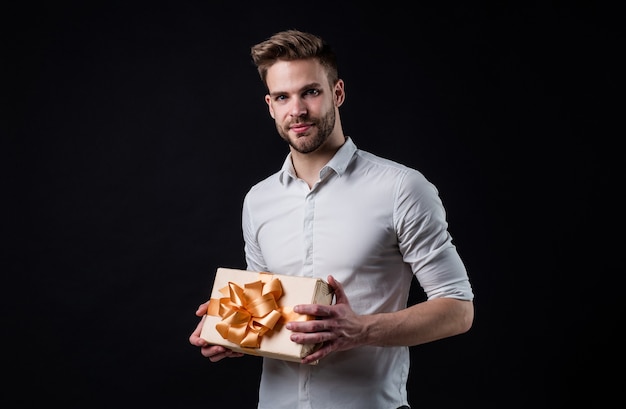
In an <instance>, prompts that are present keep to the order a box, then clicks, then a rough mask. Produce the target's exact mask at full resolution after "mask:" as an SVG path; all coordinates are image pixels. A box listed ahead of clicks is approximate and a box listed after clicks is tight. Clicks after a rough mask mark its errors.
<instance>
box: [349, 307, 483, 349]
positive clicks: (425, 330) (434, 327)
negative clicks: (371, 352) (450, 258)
mask: <svg viewBox="0 0 626 409" xmlns="http://www.w3.org/2000/svg"><path fill="white" fill-rule="evenodd" d="M361 318H362V320H363V326H364V331H363V335H364V337H365V340H366V342H365V343H366V344H368V345H376V346H414V345H420V344H425V343H427V342H431V341H435V340H438V339H442V338H446V337H450V336H454V335H458V334H462V333H464V332H467V331H468V330H469V329H470V328H471V326H472V322H473V320H474V306H473V303H472V301H463V300H457V299H453V298H437V299H432V300H428V301H424V302H421V303H419V304H415V305H412V306H411V307H408V308H406V309H404V310H400V311H397V312H393V313H384V314H373V315H366V316H361Z"/></svg>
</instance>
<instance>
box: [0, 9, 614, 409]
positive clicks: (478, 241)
mask: <svg viewBox="0 0 626 409" xmlns="http://www.w3.org/2000/svg"><path fill="white" fill-rule="evenodd" d="M217 3H218V4H209V2H200V1H189V0H181V1H177V2H171V3H163V2H146V3H137V2H116V1H109V2H60V3H59V2H48V3H47V4H34V3H33V4H28V3H24V2H22V3H21V5H20V7H19V10H17V8H16V7H15V6H12V7H11V8H9V9H8V10H6V12H5V13H4V16H3V17H4V18H5V20H6V23H7V24H6V25H5V27H10V28H9V29H8V30H7V31H6V35H5V36H4V39H3V42H5V45H6V46H7V48H6V49H8V51H9V54H8V55H7V59H6V60H5V61H4V62H3V63H2V65H3V67H4V68H5V69H7V71H6V72H7V75H6V76H5V80H6V83H7V87H5V89H7V90H8V91H10V92H7V93H4V97H3V102H4V103H5V107H6V109H5V110H4V115H3V116H5V119H6V120H5V121H3V124H4V125H3V127H4V128H5V130H6V131H7V135H8V138H6V139H5V138H3V139H4V140H5V141H7V140H8V144H7V143H3V146H4V147H5V149H4V150H5V152H4V153H5V155H6V160H4V161H3V165H4V166H3V168H4V169H3V173H4V176H5V177H7V176H8V178H6V183H5V189H3V190H4V191H5V194H4V195H3V196H4V200H3V202H4V204H5V205H6V210H5V212H4V214H5V216H6V217H5V218H4V223H3V224H4V229H3V231H4V233H5V239H6V240H5V245H4V246H3V253H4V256H3V259H2V262H3V267H2V268H3V277H4V280H3V281H4V282H5V284H4V285H3V291H2V292H3V297H2V301H3V304H4V306H3V311H2V318H3V334H4V338H5V341H4V343H3V345H4V347H3V349H4V353H3V354H2V355H3V356H2V369H3V372H4V373H5V377H4V381H3V392H2V400H6V404H3V407H12V408H28V407H35V406H37V407H41V405H46V404H59V405H61V406H62V407H66V408H97V409H99V408H131V407H132V408H136V407H141V408H143V407H146V408H148V407H150V408H188V409H194V408H226V407H233V408H252V407H254V403H255V399H256V393H257V382H258V378H259V368H260V366H259V364H260V360H259V358H255V357H244V358H241V359H239V360H226V361H222V362H219V363H217V364H211V363H210V362H209V361H208V360H206V359H203V358H202V357H201V356H200V353H199V351H198V350H197V349H196V348H195V347H192V346H191V345H190V344H189V343H188V336H189V334H190V332H191V331H192V330H193V328H194V327H195V325H196V323H197V318H196V317H195V316H194V311H195V309H196V307H197V305H198V304H199V303H201V302H203V301H204V300H206V299H207V297H208V294H209V292H210V286H211V283H212V279H213V274H214V272H215V270H216V268H217V267H220V266H224V267H232V268H245V264H244V259H243V250H242V239H241V231H240V207H241V201H242V199H243V195H244V194H245V192H246V191H247V189H248V188H249V187H250V185H252V184H253V183H254V182H256V181H258V180H260V179H261V178H264V177H265V176H267V175H269V174H270V173H273V172H275V171H276V170H278V169H279V168H280V166H281V164H282V161H283V159H284V156H285V155H286V154H287V148H286V145H285V144H284V143H283V142H282V141H281V140H280V139H279V137H278V136H277V134H276V131H275V129H274V125H273V121H272V120H271V118H270V117H269V115H268V113H267V109H266V105H265V103H264V102H263V94H264V89H263V87H262V84H261V82H260V80H259V78H258V76H257V73H256V71H255V69H254V67H253V65H252V63H251V61H250V57H249V47H250V46H251V45H252V44H254V43H256V42H258V41H260V40H262V39H265V38H266V37H269V36H270V35H271V34H273V33H274V32H276V31H279V30H282V29H286V28H299V29H303V30H311V31H313V32H315V33H318V34H320V35H321V36H323V37H324V38H326V39H327V40H328V41H329V42H330V43H332V44H333V45H334V47H335V49H336V51H337V52H338V54H339V64H340V74H341V76H342V78H343V79H344V80H345V81H346V93H347V99H346V102H345V104H344V105H343V106H342V119H343V124H344V129H345V132H346V134H347V135H349V136H351V137H353V139H354V140H355V142H356V144H357V146H359V147H360V148H362V149H365V150H369V151H372V152H374V153H377V154H379V155H382V156H385V157H388V158H390V159H394V160H397V161H400V162H403V163H405V164H407V165H409V166H412V167H415V168H417V169H419V170H420V171H422V172H423V173H424V174H425V176H426V177H427V178H429V179H430V180H431V181H433V182H434V183H435V184H436V185H437V186H438V188H439V190H440V194H441V197H442V199H443V201H444V205H445V207H446V209H447V211H448V213H449V221H450V231H451V233H452V235H453V237H454V239H455V242H456V244H457V247H458V249H459V251H460V253H461V255H462V257H463V258H464V260H465V262H466V264H467V267H468V271H469V274H470V277H471V280H472V282H473V285H474V289H475V293H476V300H475V305H476V320H475V324H474V327H473V328H472V330H471V331H470V332H468V333H467V334H464V335H461V336H458V337H454V338H450V339H447V340H442V341H439V342H436V343H432V344H429V345H423V346H420V347H415V348H412V359H413V369H412V374H411V378H410V384H409V394H410V397H411V400H412V402H413V403H414V405H415V407H416V408H458V407H462V406H471V407H481V408H498V409H501V408H528V407H533V408H556V407H565V406H567V405H569V404H571V403H573V402H577V403H579V404H585V403H590V402H595V403H598V402H602V400H603V399H605V398H606V399H609V398H608V396H610V395H611V394H610V392H611V391H612V390H613V388H614V387H615V386H617V380H612V379H614V378H603V377H600V376H598V375H597V374H599V373H602V372H600V371H599V368H600V364H601V363H602V365H605V364H607V363H611V362H615V359H617V358H619V359H621V357H622V355H621V354H618V355H615V354H613V353H611V352H609V348H608V347H609V344H610V342H611V341H610V340H612V339H614V338H615V337H616V336H617V333H616V330H615V329H614V328H615V327H616V326H615V324H614V323H613V324H612V323H611V322H609V321H610V320H609V318H608V317H607V315H608V314H606V312H608V311H609V305H608V302H605V301H603V300H602V299H601V300H594V301H590V300H591V298H590V295H595V294H597V293H599V292H600V293H602V292H605V293H610V292H611V291H609V289H610V288H611V286H612V285H613V284H612V278H610V277H611V276H610V275H608V276H609V279H605V278H601V277H606V275H602V274H606V273H607V271H608V267H607V266H608V262H607V261H606V257H603V256H601V254H602V253H603V251H602V250H604V249H605V248H604V246H605V243H606V242H607V241H609V240H608V239H607V238H606V236H602V235H601V233H603V232H604V231H603V228H602V227H600V225H605V224H606V223H610V221H611V218H612V216H611V212H610V210H609V208H608V207H605V206H604V205H602V203H603V202H604V201H607V202H610V201H611V197H612V194H611V193H608V190H607V189H606V187H607V185H606V183H605V181H606V177H607V173H606V169H605V167H604V165H606V162H607V161H608V160H607V159H605V158H604V157H603V156H602V154H601V151H600V147H601V146H602V145H603V144H604V142H603V141H604V137H605V136H606V135H605V134H604V133H603V130H602V128H601V126H602V124H603V123H604V119H603V117H604V116H608V115H609V114H608V112H609V107H608V106H605V104H604V102H603V100H601V99H598V98H597V96H598V94H597V90H599V89H600V90H605V91H606V90H607V89H609V88H611V86H612V84H613V82H614V81H615V80H616V77H615V76H614V74H611V72H610V70H609V69H607V67H610V66H611V65H612V64H613V62H614V59H615V57H614V55H615V50H614V48H613V47H612V46H611V41H612V40H613V39H614V37H615V35H616V32H617V30H616V26H614V25H612V24H610V23H609V22H610V20H611V19H605V18H604V17H605V15H606V14H607V11H606V10H604V8H603V7H602V6H601V3H600V4H596V5H593V6H592V5H576V4H575V3H572V2H567V3H565V2H564V4H561V5H559V4H556V2H537V3H536V4H535V3H532V2H526V3H524V5H523V6H520V5H517V6H516V5H501V4H499V3H497V2H494V3H493V4H490V3H486V2H485V3H483V2H479V3H475V2H465V3H463V2H461V3H459V4H453V3H448V2H445V4H440V3H438V4H439V5H437V6H433V5H424V4H413V5H412V6H411V7H410V8H406V6H402V7H401V6H399V5H397V6H396V5H393V4H387V3H385V4H375V5H366V4H364V3H355V4H350V5H349V4H345V3H343V2H329V3H328V4H323V3H319V2H313V3H308V4H301V3H293V2H284V3H282V2H275V3H268V2H257V3H253V4H254V5H252V6H250V5H245V4H241V3H239V2H217ZM581 3H582V2H581ZM520 4H521V2H520ZM5 7H6V6H5ZM601 17H602V18H601ZM607 199H608V200H607ZM598 201H599V202H600V203H601V205H600V206H596V204H597V202H598ZM598 209H601V210H600V211H598ZM599 219H600V220H602V222H598V220H599ZM601 230H602V231H601ZM611 271H614V270H611ZM594 274H598V275H597V276H595V275H594ZM613 274H614V273H613ZM592 277H596V278H592ZM607 287H608V288H607ZM412 296H413V301H415V300H418V299H419V297H420V292H419V290H418V289H415V290H414V291H413V293H412ZM603 302H604V303H606V308H604V309H603V308H600V307H599V305H600V306H601V307H605V304H603ZM602 309H603V311H604V312H605V313H600V314H598V313H597V311H598V310H602ZM583 368H585V369H584V370H583ZM364 393H366V391H364ZM225 402H230V404H226V403H225Z"/></svg>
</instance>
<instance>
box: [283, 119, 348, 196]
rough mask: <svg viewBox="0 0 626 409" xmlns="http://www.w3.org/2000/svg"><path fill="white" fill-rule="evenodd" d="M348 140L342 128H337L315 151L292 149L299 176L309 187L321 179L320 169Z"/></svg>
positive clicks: (295, 167)
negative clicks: (302, 151)
mask: <svg viewBox="0 0 626 409" xmlns="http://www.w3.org/2000/svg"><path fill="white" fill-rule="evenodd" d="M345 142H346V138H345V136H344V134H343V132H342V131H341V129H339V130H336V132H333V134H332V135H331V136H330V138H328V140H327V141H326V143H324V145H322V146H320V147H319V149H317V150H316V151H315V152H310V153H306V154H303V153H299V152H297V151H295V150H294V149H291V161H292V163H293V167H294V169H295V170H296V174H297V175H298V178H300V179H302V180H304V181H305V182H306V183H307V184H308V185H309V187H313V185H314V184H315V182H317V181H318V179H319V174H320V170H322V168H323V167H324V166H326V164H327V163H328V162H329V161H330V160H331V159H332V158H333V156H335V153H336V152H337V151H338V150H339V148H341V146H343V144H344V143H345Z"/></svg>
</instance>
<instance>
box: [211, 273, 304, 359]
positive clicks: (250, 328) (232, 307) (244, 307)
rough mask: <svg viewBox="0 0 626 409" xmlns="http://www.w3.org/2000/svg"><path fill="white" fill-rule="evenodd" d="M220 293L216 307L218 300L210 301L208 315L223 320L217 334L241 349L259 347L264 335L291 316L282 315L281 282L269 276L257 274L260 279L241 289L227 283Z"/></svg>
mask: <svg viewBox="0 0 626 409" xmlns="http://www.w3.org/2000/svg"><path fill="white" fill-rule="evenodd" d="M219 291H220V293H222V294H223V295H225V297H222V298H220V299H219V306H218V305H216V304H217V300H215V299H211V300H210V302H209V311H208V312H207V313H211V315H219V316H220V317H222V320H221V321H220V322H218V323H217V324H216V325H215V328H216V330H217V332H218V333H219V334H220V335H221V336H222V338H224V339H227V340H228V341H230V342H233V343H236V344H239V345H240V346H242V347H249V348H258V347H259V346H260V342H261V337H262V336H263V335H264V334H266V333H267V332H268V331H272V330H273V329H274V327H275V326H276V325H277V324H278V322H279V321H281V319H283V321H285V319H286V318H288V317H289V318H290V317H291V316H292V315H291V314H293V313H291V314H283V313H282V311H281V308H280V307H279V305H278V299H279V298H280V297H282V295H283V288H282V285H281V283H280V280H279V279H278V278H275V277H272V274H269V273H262V274H260V279H259V280H257V281H254V282H251V283H247V284H245V285H244V286H243V288H242V287H240V286H239V285H237V284H236V283H233V282H229V283H228V285H227V286H226V287H224V288H221V289H220V290H219ZM294 318H295V317H294Z"/></svg>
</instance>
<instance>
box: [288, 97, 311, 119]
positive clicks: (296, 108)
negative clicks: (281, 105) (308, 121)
mask: <svg viewBox="0 0 626 409" xmlns="http://www.w3.org/2000/svg"><path fill="white" fill-rule="evenodd" d="M289 108H290V109H289V113H290V115H291V116H293V117H300V116H303V115H306V112H307V109H306V104H305V103H304V101H303V100H302V98H293V99H292V101H291V106H290V107H289Z"/></svg>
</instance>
